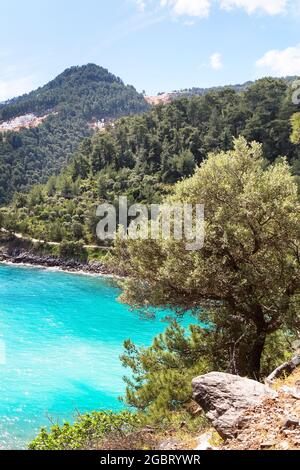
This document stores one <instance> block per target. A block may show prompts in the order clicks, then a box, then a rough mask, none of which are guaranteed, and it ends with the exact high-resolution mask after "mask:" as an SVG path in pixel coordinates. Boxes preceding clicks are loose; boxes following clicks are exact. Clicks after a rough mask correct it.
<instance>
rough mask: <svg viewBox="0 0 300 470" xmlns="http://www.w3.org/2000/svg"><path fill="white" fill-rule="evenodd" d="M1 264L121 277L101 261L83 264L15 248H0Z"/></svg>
mask: <svg viewBox="0 0 300 470" xmlns="http://www.w3.org/2000/svg"><path fill="white" fill-rule="evenodd" d="M0 263H9V264H15V265H30V266H33V267H42V268H57V269H59V270H61V271H66V272H70V273H82V274H94V275H99V276H119V274H118V273H115V272H113V270H112V269H110V268H109V267H108V266H106V265H105V264H104V263H101V262H99V261H90V262H86V263H82V262H80V261H77V260H74V259H62V258H58V257H56V256H51V255H43V254H37V253H34V252H30V251H27V250H23V249H19V248H15V249H13V250H7V249H3V248H2V249H1V248H0Z"/></svg>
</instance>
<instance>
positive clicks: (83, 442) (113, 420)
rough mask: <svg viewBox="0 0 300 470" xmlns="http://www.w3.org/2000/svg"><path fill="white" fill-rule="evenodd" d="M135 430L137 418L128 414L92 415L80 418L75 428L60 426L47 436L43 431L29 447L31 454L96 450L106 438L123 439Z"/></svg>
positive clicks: (44, 430) (66, 425)
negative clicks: (52, 451) (48, 451)
mask: <svg viewBox="0 0 300 470" xmlns="http://www.w3.org/2000/svg"><path fill="white" fill-rule="evenodd" d="M138 426H139V420H138V418H137V416H136V415H134V414H133V413H130V412H128V411H122V412H120V413H113V412H111V411H101V412H93V413H88V414H84V415H81V416H79V417H78V419H77V420H76V421H75V423H74V424H70V423H68V422H65V423H64V424H63V425H61V426H60V425H54V426H52V427H51V429H50V431H49V432H48V431H47V430H46V428H42V429H41V430H40V433H39V434H38V436H37V437H36V438H35V439H34V440H33V441H32V442H31V443H30V444H29V446H28V447H29V449H30V450H80V449H96V448H99V447H101V442H102V441H103V440H104V439H108V436H110V435H113V436H114V439H117V436H119V438H122V437H123V436H126V435H129V434H131V433H132V432H134V431H135V430H136V429H137V428H138Z"/></svg>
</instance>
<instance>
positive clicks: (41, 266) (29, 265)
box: [0, 259, 124, 280]
mask: <svg viewBox="0 0 300 470" xmlns="http://www.w3.org/2000/svg"><path fill="white" fill-rule="evenodd" d="M1 265H4V266H13V267H16V268H18V267H19V268H32V269H34V268H36V269H44V270H45V271H53V272H59V273H66V274H74V275H78V276H89V277H99V278H107V279H116V280H122V279H124V276H120V275H118V274H106V273H97V272H94V273H93V272H88V271H84V270H74V269H67V268H62V267H61V266H46V265H44V264H32V263H16V262H14V261H7V260H1V259H0V266H1Z"/></svg>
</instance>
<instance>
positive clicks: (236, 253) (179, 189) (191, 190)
mask: <svg viewBox="0 0 300 470" xmlns="http://www.w3.org/2000/svg"><path fill="white" fill-rule="evenodd" d="M169 202H173V203H177V202H178V203H189V204H199V203H200V204H204V205H205V244H204V248H203V249H201V250H198V251H187V250H186V243H187V241H186V240H180V241H178V240H174V239H173V238H171V239H169V240H129V239H128V240H125V241H122V240H119V241H118V244H117V250H116V257H117V261H116V262H117V264H118V265H119V266H121V267H123V268H124V270H125V272H127V273H128V275H129V277H128V279H127V280H126V281H125V283H124V288H125V290H124V294H123V296H122V299H123V301H125V302H127V303H129V304H130V305H131V306H133V307H134V308H145V307H147V306H148V305H153V306H158V307H170V308H175V309H176V310H178V311H179V312H181V313H182V312H184V311H188V310H191V309H196V310H197V309H199V308H201V307H202V308H203V309H207V319H206V323H209V324H211V325H216V326H217V327H221V328H222V330H223V332H224V334H225V333H226V334H227V343H228V346H229V345H230V348H231V349H230V351H231V357H230V362H231V367H232V369H233V370H235V371H236V372H239V373H241V374H249V375H252V376H256V377H259V375H260V366H261V355H262V352H263V349H264V345H265V340H266V338H267V336H268V335H269V334H272V333H275V332H276V331H278V329H280V328H284V327H288V328H290V329H294V330H295V329H296V328H297V326H298V325H299V310H298V311H297V309H294V308H293V305H294V302H296V301H297V297H296V295H297V294H298V293H299V288H300V276H299V275H300V272H299V269H300V263H299V256H298V253H299V248H300V247H299V239H300V237H299V227H300V204H299V200H298V194H297V185H296V183H295V181H294V178H293V177H292V175H291V170H290V168H289V166H288V164H287V162H286V161H284V160H283V161H278V162H277V163H276V164H274V165H270V166H268V167H267V168H265V162H264V159H263V153H262V148H261V146H260V145H259V144H257V143H252V144H250V145H249V144H247V142H246V141H245V139H243V138H240V139H238V140H236V141H235V144H234V150H232V151H229V152H220V153H219V154H212V155H210V156H209V158H208V159H207V160H206V161H205V162H203V163H202V165H201V166H200V168H199V169H198V170H197V171H196V173H195V174H194V176H193V177H192V178H189V179H186V180H184V181H183V182H180V183H178V184H177V185H176V187H175V191H174V196H172V197H171V198H170V199H169ZM170 280H171V282H170Z"/></svg>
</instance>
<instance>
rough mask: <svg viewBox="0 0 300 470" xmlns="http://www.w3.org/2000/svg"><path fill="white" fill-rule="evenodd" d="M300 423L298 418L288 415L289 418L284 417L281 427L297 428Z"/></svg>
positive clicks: (283, 428)
mask: <svg viewBox="0 0 300 470" xmlns="http://www.w3.org/2000/svg"><path fill="white" fill-rule="evenodd" d="M299 425H300V422H299V420H298V419H297V418H294V417H287V418H284V420H283V422H282V424H281V429H282V430H286V429H291V428H297V427H298V426H299Z"/></svg>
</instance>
